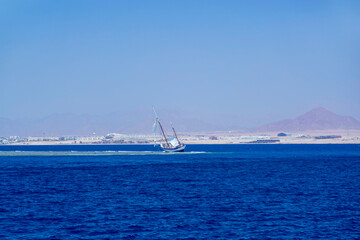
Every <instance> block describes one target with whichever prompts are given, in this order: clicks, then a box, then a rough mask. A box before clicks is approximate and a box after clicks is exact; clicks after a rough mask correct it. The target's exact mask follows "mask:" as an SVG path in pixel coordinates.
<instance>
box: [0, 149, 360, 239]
mask: <svg viewBox="0 0 360 240" xmlns="http://www.w3.org/2000/svg"><path fill="white" fill-rule="evenodd" d="M152 151H154V148H153V146H139V145H138V146H125V145H119V146H115V145H109V146H104V145H102V146H0V239H359V238H360V145H285V144H278V145H188V146H187V152H186V153H185V154H181V153H180V154H163V153H157V152H155V153H154V152H152ZM39 152H40V153H41V154H39ZM30 153H33V154H30ZM76 153H82V154H76Z"/></svg>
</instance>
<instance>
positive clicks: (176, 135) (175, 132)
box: [171, 124, 181, 145]
mask: <svg viewBox="0 0 360 240" xmlns="http://www.w3.org/2000/svg"><path fill="white" fill-rule="evenodd" d="M171 128H172V130H173V131H174V135H175V137H176V140H177V141H178V143H179V144H180V145H181V142H180V140H179V138H178V136H177V134H176V132H175V129H174V127H173V125H172V124H171Z"/></svg>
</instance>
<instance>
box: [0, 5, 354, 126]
mask: <svg viewBox="0 0 360 240" xmlns="http://www.w3.org/2000/svg"><path fill="white" fill-rule="evenodd" d="M359 26H360V2H359V1H2V2H1V8H0V117H4V118H10V119H20V118H38V117H45V116H47V115H50V114H54V113H74V114H95V115H101V114H108V113H112V112H119V111H120V112H121V111H122V112H124V113H127V112H129V111H131V110H136V109H148V110H149V112H151V109H152V108H151V106H152V105H155V106H157V108H160V109H171V110H174V109H182V110H184V111H188V112H191V113H193V114H194V115H196V116H197V117H199V118H208V117H210V116H217V117H218V118H219V117H220V119H222V120H223V121H224V122H226V121H229V122H230V121H232V119H234V118H235V119H236V121H238V123H239V125H242V126H246V127H254V126H257V125H259V124H264V123H268V122H270V121H275V120H281V119H284V118H292V117H296V116H298V115H299V114H301V113H304V112H306V111H308V110H310V109H312V108H315V107H318V106H322V107H325V108H327V109H329V110H331V111H333V112H336V113H338V114H341V115H351V116H354V117H355V118H357V119H360V110H359V109H360V94H359V92H360V91H359V90H360V67H359V62H360V44H359V43H360V27H359Z"/></svg>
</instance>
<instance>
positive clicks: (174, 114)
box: [0, 109, 219, 137]
mask: <svg viewBox="0 0 360 240" xmlns="http://www.w3.org/2000/svg"><path fill="white" fill-rule="evenodd" d="M158 113H159V116H160V118H161V120H162V123H163V124H164V127H165V128H166V129H168V130H170V121H172V122H173V124H174V127H175V128H176V130H177V131H178V132H179V133H181V132H203V131H216V130H219V127H218V126H216V125H214V124H211V123H208V122H206V121H203V120H202V118H196V117H193V116H192V115H191V114H189V113H185V112H182V111H180V110H176V111H175V110H169V109H165V110H159V111H158ZM153 123H154V118H153V115H152V111H151V110H150V111H149V110H148V109H146V110H134V111H130V112H115V113H111V114H106V115H79V114H70V113H67V114H53V115H50V116H47V117H44V118H40V119H33V120H25V119H23V120H16V121H15V120H10V119H6V118H0V136H21V137H27V136H49V137H50V136H67V135H72V136H73V135H77V136H88V135H92V134H93V133H96V135H105V134H108V133H113V132H116V133H122V134H152V125H153Z"/></svg>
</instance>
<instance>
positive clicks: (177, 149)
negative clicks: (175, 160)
mask: <svg viewBox="0 0 360 240" xmlns="http://www.w3.org/2000/svg"><path fill="white" fill-rule="evenodd" d="M185 147H186V145H182V146H180V147H175V148H164V147H162V146H161V148H162V149H163V150H164V151H165V152H184V151H185Z"/></svg>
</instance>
